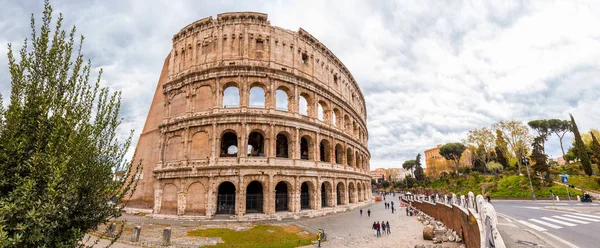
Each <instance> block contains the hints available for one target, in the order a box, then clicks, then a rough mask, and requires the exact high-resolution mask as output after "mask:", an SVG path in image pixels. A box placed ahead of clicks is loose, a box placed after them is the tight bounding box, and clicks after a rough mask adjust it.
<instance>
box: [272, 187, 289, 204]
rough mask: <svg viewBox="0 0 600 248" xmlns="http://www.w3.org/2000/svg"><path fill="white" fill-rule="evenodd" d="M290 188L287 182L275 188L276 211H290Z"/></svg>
mask: <svg viewBox="0 0 600 248" xmlns="http://www.w3.org/2000/svg"><path fill="white" fill-rule="evenodd" d="M288 205H289V203H288V186H287V184H286V183H285V182H279V183H278V184H277V185H276V186H275V211H289V206H288Z"/></svg>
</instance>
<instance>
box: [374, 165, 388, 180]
mask: <svg viewBox="0 0 600 248" xmlns="http://www.w3.org/2000/svg"><path fill="white" fill-rule="evenodd" d="M371 178H372V179H375V180H376V181H377V182H378V183H381V180H382V179H383V178H386V179H387V178H388V171H387V170H386V169H384V168H377V169H375V170H372V171H371Z"/></svg>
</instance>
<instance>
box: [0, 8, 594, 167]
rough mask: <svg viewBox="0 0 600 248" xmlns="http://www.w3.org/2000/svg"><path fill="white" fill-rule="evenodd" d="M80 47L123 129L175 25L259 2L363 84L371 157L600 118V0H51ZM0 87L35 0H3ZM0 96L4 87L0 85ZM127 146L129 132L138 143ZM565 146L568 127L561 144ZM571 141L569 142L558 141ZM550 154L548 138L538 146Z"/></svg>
mask: <svg viewBox="0 0 600 248" xmlns="http://www.w3.org/2000/svg"><path fill="white" fill-rule="evenodd" d="M52 4H53V6H54V8H55V11H56V12H63V14H64V17H65V24H66V26H71V25H73V24H77V26H78V31H79V33H80V34H83V35H85V36H86V42H85V45H84V52H85V54H86V55H87V56H88V58H89V59H91V60H92V62H93V65H94V66H96V67H102V68H104V71H105V74H104V77H103V79H104V80H103V84H104V85H106V86H109V87H111V88H112V89H113V90H122V91H123V98H122V99H123V105H122V115H123V117H124V124H123V127H122V128H121V132H122V134H123V135H125V134H126V133H127V132H126V131H127V130H128V129H135V130H136V134H135V135H134V136H135V137H134V138H135V139H136V140H137V137H138V136H139V132H140V131H141V129H142V127H143V125H144V121H145V117H146V115H147V113H148V108H149V106H150V102H151V101H152V96H153V94H154V90H155V88H156V83H157V81H158V76H159V73H160V70H161V68H162V63H163V62H164V58H165V57H166V55H167V53H168V52H169V50H170V49H171V37H172V35H173V34H174V33H176V32H177V31H178V30H179V29H181V28H182V27H184V26H185V25H187V24H189V23H191V22H193V21H195V20H198V19H201V18H203V17H207V16H213V17H215V16H216V15H217V14H219V13H222V12H228V11H257V12H264V13H267V14H268V15H269V19H270V21H271V24H272V25H276V26H280V27H283V28H286V29H290V30H294V31H295V30H298V28H299V27H302V28H304V29H305V30H307V31H309V32H310V33H311V34H313V35H314V36H315V37H316V38H317V39H319V40H320V41H321V42H323V43H324V44H325V45H326V46H328V47H329V48H330V49H331V50H332V51H333V52H334V53H335V54H336V55H337V56H338V57H339V58H340V59H341V60H342V61H343V62H344V63H345V64H346V66H347V67H348V68H349V69H350V71H351V72H352V73H353V75H354V76H355V78H356V79H357V81H358V83H359V84H360V86H361V88H362V90H363V93H364V96H365V100H366V102H367V109H368V128H369V134H370V137H369V147H370V150H371V153H372V167H373V168H375V167H388V166H394V165H401V164H402V162H403V161H404V160H405V159H412V158H414V157H415V156H416V154H417V153H419V152H421V153H422V152H423V151H424V150H426V149H428V148H430V147H433V146H435V145H436V144H441V143H446V142H455V141H460V140H462V139H463V138H464V136H465V134H466V132H467V131H468V130H469V129H473V128H480V127H483V126H489V125H491V124H492V123H494V122H496V121H499V120H502V119H517V120H521V121H528V120H531V119H536V118H562V119H566V118H568V113H573V114H574V115H575V118H576V120H577V121H578V125H579V128H580V129H581V130H582V131H586V130H588V129H590V128H598V124H597V123H598V122H599V121H600V108H598V106H599V105H600V100H598V99H599V97H598V95H599V93H600V82H599V80H598V78H600V29H598V28H597V27H599V26H600V18H599V16H600V6H598V4H597V3H594V2H585V1H582V2H549V1H536V2H530V1H524V2H522V1H460V2H459V1H450V2H440V1H384V2H381V1H375V2H374V1H352V2H347V1H282V0H279V1H251V2H245V1H231V2H216V1H208V0H207V1H176V2H173V1H159V0H155V1H125V2H123V1H116V0H114V1H100V2H77V1H75V2H73V1H53V2H52ZM0 6H3V8H2V9H0V16H2V17H3V18H2V19H0V52H1V53H2V55H0V64H1V65H3V66H0V86H1V88H0V91H1V92H2V94H3V95H4V96H7V94H8V92H9V85H10V77H9V75H8V71H7V68H6V66H5V65H6V64H7V62H8V61H7V58H6V56H5V54H6V43H7V42H12V43H14V44H15V47H17V48H19V47H20V43H21V41H22V40H23V38H25V37H27V36H28V34H29V27H28V26H29V15H30V13H35V15H36V16H38V17H39V15H40V13H41V7H42V6H41V3H36V4H31V3H30V2H27V3H21V2H18V1H7V2H2V0H0ZM5 98H6V97H5ZM134 144H135V142H134ZM566 144H570V138H569V140H568V141H567V142H566ZM567 146H568V145H567ZM546 147H547V149H548V153H550V155H551V156H553V157H556V156H557V155H559V154H560V148H559V146H558V143H557V141H556V139H551V140H550V141H549V142H548V144H547V145H546Z"/></svg>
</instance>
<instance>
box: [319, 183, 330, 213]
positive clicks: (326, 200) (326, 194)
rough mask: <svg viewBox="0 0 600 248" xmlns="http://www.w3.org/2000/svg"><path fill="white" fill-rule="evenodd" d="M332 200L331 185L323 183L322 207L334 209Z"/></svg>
mask: <svg viewBox="0 0 600 248" xmlns="http://www.w3.org/2000/svg"><path fill="white" fill-rule="evenodd" d="M332 200H333V199H332V198H331V184H330V183H329V182H323V183H322V184H321V207H333V204H332Z"/></svg>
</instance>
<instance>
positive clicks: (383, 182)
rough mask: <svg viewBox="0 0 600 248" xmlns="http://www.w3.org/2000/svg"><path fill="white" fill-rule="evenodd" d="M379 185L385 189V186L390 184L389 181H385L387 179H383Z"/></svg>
mask: <svg viewBox="0 0 600 248" xmlns="http://www.w3.org/2000/svg"><path fill="white" fill-rule="evenodd" d="M381 186H383V188H384V189H387V187H389V186H390V182H389V181H387V180H383V181H382V182H381Z"/></svg>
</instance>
